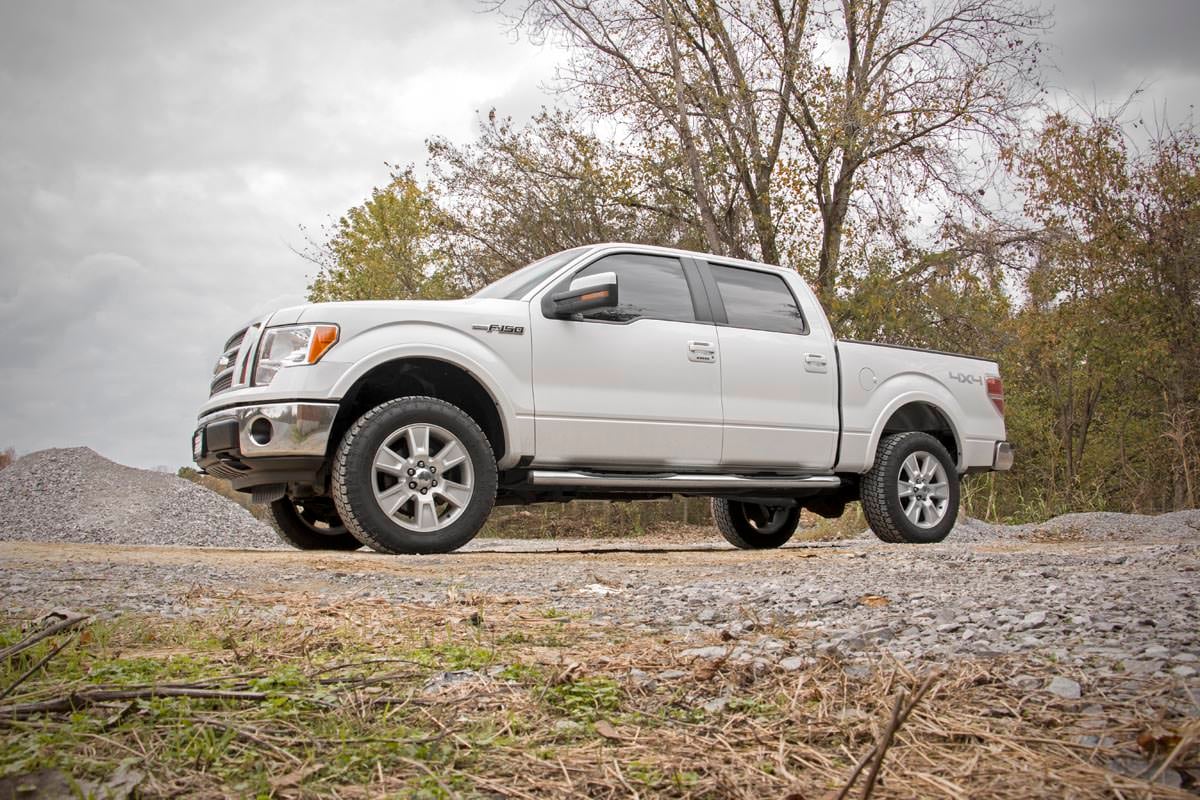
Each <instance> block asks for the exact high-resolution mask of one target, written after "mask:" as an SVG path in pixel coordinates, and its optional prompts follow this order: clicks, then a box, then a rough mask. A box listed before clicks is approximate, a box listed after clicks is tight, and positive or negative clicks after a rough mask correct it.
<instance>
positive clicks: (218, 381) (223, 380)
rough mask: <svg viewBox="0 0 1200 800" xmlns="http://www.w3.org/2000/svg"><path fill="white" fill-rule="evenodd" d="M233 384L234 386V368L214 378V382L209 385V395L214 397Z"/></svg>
mask: <svg viewBox="0 0 1200 800" xmlns="http://www.w3.org/2000/svg"><path fill="white" fill-rule="evenodd" d="M232 386H233V370H227V371H225V372H222V373H221V374H220V375H218V376H217V377H216V378H214V379H213V382H212V383H211V384H210V385H209V387H208V396H209V397H212V396H213V395H214V394H219V393H220V392H223V391H225V390H226V389H229V388H231V387H232Z"/></svg>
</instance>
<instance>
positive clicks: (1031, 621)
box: [1017, 611, 1046, 631]
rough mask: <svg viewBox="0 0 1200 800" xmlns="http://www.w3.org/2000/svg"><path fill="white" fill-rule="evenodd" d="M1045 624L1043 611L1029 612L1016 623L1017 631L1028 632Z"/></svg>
mask: <svg viewBox="0 0 1200 800" xmlns="http://www.w3.org/2000/svg"><path fill="white" fill-rule="evenodd" d="M1045 624H1046V612H1045V611H1030V612H1029V613H1028V614H1026V615H1025V616H1024V618H1023V619H1022V620H1021V621H1020V622H1019V623H1017V630H1019V631H1028V630H1033V629H1034V628H1040V627H1042V626H1043V625H1045Z"/></svg>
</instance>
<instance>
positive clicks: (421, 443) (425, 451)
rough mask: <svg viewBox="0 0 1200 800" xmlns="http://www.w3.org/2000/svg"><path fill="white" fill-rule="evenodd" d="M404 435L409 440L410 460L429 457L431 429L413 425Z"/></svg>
mask: <svg viewBox="0 0 1200 800" xmlns="http://www.w3.org/2000/svg"><path fill="white" fill-rule="evenodd" d="M404 435H405V436H406V437H407V438H408V457H409V458H418V457H421V458H428V457H429V428H428V427H427V426H425V425H411V426H409V427H408V428H407V429H406V430H405V431H404Z"/></svg>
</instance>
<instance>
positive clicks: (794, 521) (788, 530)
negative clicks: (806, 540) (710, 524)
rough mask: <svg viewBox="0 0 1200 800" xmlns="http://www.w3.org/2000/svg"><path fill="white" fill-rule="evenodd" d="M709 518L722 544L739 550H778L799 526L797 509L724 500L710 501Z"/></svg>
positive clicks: (797, 507)
mask: <svg viewBox="0 0 1200 800" xmlns="http://www.w3.org/2000/svg"><path fill="white" fill-rule="evenodd" d="M712 515H713V520H714V521H715V522H716V523H717V530H719V531H720V532H721V535H722V536H724V537H725V541H727V542H729V543H730V544H731V545H733V546H734V547H738V548H741V549H742V550H770V549H773V548H776V547H781V546H783V545H784V544H786V543H787V541H788V539H791V538H792V534H794V533H795V532H796V528H797V527H799V525H800V507H799V506H794V507H791V508H788V507H785V506H766V505H762V504H760V503H744V502H742V501H740V500H730V499H728V498H725V497H714V498H713V499H712Z"/></svg>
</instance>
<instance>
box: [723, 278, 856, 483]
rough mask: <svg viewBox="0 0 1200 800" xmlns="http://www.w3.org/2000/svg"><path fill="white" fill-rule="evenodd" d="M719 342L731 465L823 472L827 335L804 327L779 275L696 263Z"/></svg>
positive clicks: (829, 442)
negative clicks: (703, 274) (702, 271)
mask: <svg viewBox="0 0 1200 800" xmlns="http://www.w3.org/2000/svg"><path fill="white" fill-rule="evenodd" d="M701 269H707V270H708V276H706V278H705V282H706V285H707V286H708V288H709V294H710V295H714V294H715V298H714V299H713V306H714V308H713V314H714V316H715V317H716V322H717V340H718V342H719V343H720V345H721V361H722V367H721V394H722V398H723V401H724V420H725V424H724V431H725V432H724V446H723V448H722V454H721V463H722V465H723V466H724V467H725V468H726V469H729V470H736V469H738V468H742V467H745V468H750V469H763V468H776V469H802V470H829V469H831V468H832V467H833V461H834V453H835V450H836V447H837V436H838V424H839V419H838V396H837V381H838V370H837V362H836V356H835V353H834V341H833V337H832V336H831V335H830V334H829V333H828V331H827V330H826V328H825V326H823V325H822V326H815V327H814V326H810V325H809V324H808V323H807V322H806V320H805V319H804V315H803V313H802V312H801V310H800V305H799V303H798V302H797V299H796V296H795V295H794V294H793V293H792V290H791V288H789V286H788V284H787V282H786V281H785V280H784V278H783V276H781V275H779V274H778V273H776V272H772V271H768V270H755V269H750V268H745V267H733V266H726V265H723V264H714V263H709V264H702V265H701Z"/></svg>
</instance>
